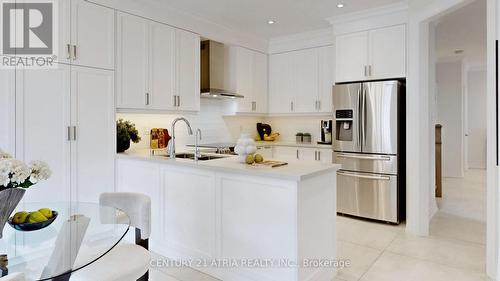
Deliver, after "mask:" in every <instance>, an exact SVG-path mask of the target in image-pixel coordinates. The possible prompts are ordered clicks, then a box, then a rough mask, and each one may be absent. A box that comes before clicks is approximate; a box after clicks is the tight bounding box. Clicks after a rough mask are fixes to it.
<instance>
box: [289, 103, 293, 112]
mask: <svg viewBox="0 0 500 281" xmlns="http://www.w3.org/2000/svg"><path fill="white" fill-rule="evenodd" d="M290 110H291V111H293V101H292V102H290Z"/></svg>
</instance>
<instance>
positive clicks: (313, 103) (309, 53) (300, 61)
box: [293, 48, 319, 113]
mask: <svg viewBox="0 0 500 281" xmlns="http://www.w3.org/2000/svg"><path fill="white" fill-rule="evenodd" d="M318 60H319V57H318V48H311V49H306V50H301V51H296V52H294V67H293V71H294V77H293V82H294V94H295V98H294V99H293V103H294V106H293V111H294V112H301V113H304V112H314V111H316V107H317V105H318V103H317V101H318V89H319V83H318V81H319V61H318Z"/></svg>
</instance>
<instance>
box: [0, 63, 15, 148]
mask: <svg viewBox="0 0 500 281" xmlns="http://www.w3.org/2000/svg"><path fill="white" fill-rule="evenodd" d="M15 99H16V77H15V70H12V69H2V70H0V104H1V105H2V110H0V149H1V150H3V151H6V152H8V153H10V154H14V153H15V145H14V141H15V135H14V133H15V112H16V108H15V105H16V103H15Z"/></svg>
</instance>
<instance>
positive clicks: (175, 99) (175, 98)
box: [172, 95, 177, 107]
mask: <svg viewBox="0 0 500 281" xmlns="http://www.w3.org/2000/svg"><path fill="white" fill-rule="evenodd" d="M172 98H173V99H174V107H177V96H175V95H174V96H173V97H172Z"/></svg>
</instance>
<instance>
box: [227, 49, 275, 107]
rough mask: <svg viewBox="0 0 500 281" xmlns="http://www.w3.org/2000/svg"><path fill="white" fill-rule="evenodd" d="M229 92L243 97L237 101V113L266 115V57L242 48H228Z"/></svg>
mask: <svg viewBox="0 0 500 281" xmlns="http://www.w3.org/2000/svg"><path fill="white" fill-rule="evenodd" d="M229 49H230V50H229V52H228V53H227V55H228V56H229V58H227V60H228V65H229V71H228V73H226V76H227V77H226V79H228V80H229V82H228V83H227V85H228V87H229V89H230V90H232V91H234V92H236V93H237V94H240V95H242V96H244V98H241V99H238V100H237V109H236V112H237V113H267V96H268V95H267V93H268V90H267V81H268V71H267V55H266V54H262V53H259V52H256V51H252V50H249V49H246V48H243V47H233V46H231V47H229Z"/></svg>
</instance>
